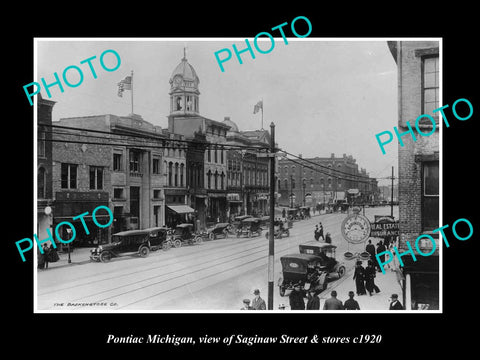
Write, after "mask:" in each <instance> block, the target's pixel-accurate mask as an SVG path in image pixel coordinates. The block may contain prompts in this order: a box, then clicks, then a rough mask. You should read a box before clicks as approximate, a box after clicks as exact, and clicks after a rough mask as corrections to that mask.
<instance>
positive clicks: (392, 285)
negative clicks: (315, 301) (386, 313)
mask: <svg viewBox="0 0 480 360" xmlns="http://www.w3.org/2000/svg"><path fill="white" fill-rule="evenodd" d="M352 277H353V269H352V270H351V271H349V272H348V273H347V275H346V277H345V279H344V280H343V281H341V282H339V283H338V284H336V285H334V286H333V287H332V288H331V289H327V291H325V292H324V294H322V296H320V310H322V309H323V304H324V303H325V299H327V298H329V297H330V292H331V291H332V290H336V292H337V298H338V299H339V300H341V301H342V302H345V300H347V299H348V292H349V291H353V292H354V293H355V297H354V299H355V300H357V302H358V305H359V306H360V310H388V308H389V306H390V301H389V299H390V296H391V295H392V294H397V295H398V299H399V300H401V299H403V292H402V287H401V285H400V283H399V281H398V275H397V272H396V271H395V270H390V269H387V270H385V274H383V273H381V272H377V277H376V278H375V285H377V286H378V287H379V289H380V292H379V293H378V294H377V293H373V294H372V296H370V295H368V292H367V295H360V296H358V295H357V294H356V286H355V281H354V280H353V279H352Z"/></svg>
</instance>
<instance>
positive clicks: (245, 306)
mask: <svg viewBox="0 0 480 360" xmlns="http://www.w3.org/2000/svg"><path fill="white" fill-rule="evenodd" d="M240 310H255V309H254V308H253V307H251V306H250V299H243V307H242V308H240Z"/></svg>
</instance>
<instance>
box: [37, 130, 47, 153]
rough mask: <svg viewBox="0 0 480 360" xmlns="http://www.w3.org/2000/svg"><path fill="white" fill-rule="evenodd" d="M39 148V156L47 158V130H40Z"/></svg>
mask: <svg viewBox="0 0 480 360" xmlns="http://www.w3.org/2000/svg"><path fill="white" fill-rule="evenodd" d="M37 147H38V154H37V155H38V156H40V157H45V128H44V127H41V128H39V129H38V139H37Z"/></svg>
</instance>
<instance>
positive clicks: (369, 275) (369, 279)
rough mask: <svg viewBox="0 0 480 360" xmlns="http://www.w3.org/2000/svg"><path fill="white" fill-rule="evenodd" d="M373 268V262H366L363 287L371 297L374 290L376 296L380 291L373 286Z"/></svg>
mask: <svg viewBox="0 0 480 360" xmlns="http://www.w3.org/2000/svg"><path fill="white" fill-rule="evenodd" d="M376 276H377V275H376V271H375V267H374V266H373V261H372V260H368V266H367V268H366V269H365V287H366V288H367V291H368V295H370V296H372V292H373V291H374V290H375V293H376V294H378V293H379V292H380V289H379V288H378V286H377V285H375V277H376Z"/></svg>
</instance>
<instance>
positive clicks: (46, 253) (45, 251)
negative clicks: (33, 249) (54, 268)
mask: <svg viewBox="0 0 480 360" xmlns="http://www.w3.org/2000/svg"><path fill="white" fill-rule="evenodd" d="M42 249H43V258H44V259H45V269H48V262H49V260H50V247H49V246H48V245H47V244H43V245H42Z"/></svg>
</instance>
